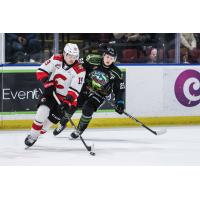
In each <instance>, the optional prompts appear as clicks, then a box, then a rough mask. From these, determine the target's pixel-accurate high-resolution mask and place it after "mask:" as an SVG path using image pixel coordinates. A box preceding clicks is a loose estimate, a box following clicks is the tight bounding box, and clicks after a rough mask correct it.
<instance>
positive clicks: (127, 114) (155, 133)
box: [88, 88, 158, 135]
mask: <svg viewBox="0 0 200 200" xmlns="http://www.w3.org/2000/svg"><path fill="white" fill-rule="evenodd" d="M88 89H89V90H90V91H91V92H92V93H94V94H96V95H99V94H98V93H97V92H95V91H93V90H92V89H91V88H88ZM103 98H104V100H105V101H106V102H107V103H108V104H110V105H111V106H112V107H113V108H114V109H116V105H115V104H114V103H113V102H112V101H110V100H109V99H108V98H107V97H103ZM123 114H125V115H126V116H127V117H129V118H130V119H132V120H134V121H135V122H136V123H137V124H139V125H140V126H142V127H144V128H146V129H147V130H148V131H150V132H151V133H153V134H154V135H158V132H156V131H154V130H152V129H151V128H149V127H148V126H147V125H145V124H144V123H142V122H141V121H140V120H138V119H137V118H135V117H133V116H132V115H130V114H129V113H127V112H126V111H123Z"/></svg>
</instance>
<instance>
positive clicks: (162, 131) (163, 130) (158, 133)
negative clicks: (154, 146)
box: [156, 129, 167, 135]
mask: <svg viewBox="0 0 200 200" xmlns="http://www.w3.org/2000/svg"><path fill="white" fill-rule="evenodd" d="M165 133H167V129H161V130H158V131H156V134H157V135H163V134H165Z"/></svg>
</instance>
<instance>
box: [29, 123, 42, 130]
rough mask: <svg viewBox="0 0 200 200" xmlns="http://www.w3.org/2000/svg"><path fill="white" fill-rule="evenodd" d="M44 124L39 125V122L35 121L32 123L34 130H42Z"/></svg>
mask: <svg viewBox="0 0 200 200" xmlns="http://www.w3.org/2000/svg"><path fill="white" fill-rule="evenodd" d="M42 126H43V125H37V124H35V123H34V122H33V124H32V128H33V129H34V130H36V131H40V130H41V129H42Z"/></svg>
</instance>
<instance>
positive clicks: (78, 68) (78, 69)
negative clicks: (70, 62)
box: [73, 63, 85, 74]
mask: <svg viewBox="0 0 200 200" xmlns="http://www.w3.org/2000/svg"><path fill="white" fill-rule="evenodd" d="M73 69H74V71H75V72H76V73H77V74H80V73H81V72H85V68H84V67H83V66H82V65H80V64H79V63H76V64H75V65H74V66H73Z"/></svg>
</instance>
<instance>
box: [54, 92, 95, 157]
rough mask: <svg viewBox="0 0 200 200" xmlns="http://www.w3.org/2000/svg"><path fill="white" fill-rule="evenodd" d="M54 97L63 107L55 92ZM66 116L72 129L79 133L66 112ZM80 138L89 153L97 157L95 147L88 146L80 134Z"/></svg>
mask: <svg viewBox="0 0 200 200" xmlns="http://www.w3.org/2000/svg"><path fill="white" fill-rule="evenodd" d="M53 97H54V98H55V100H56V102H57V103H58V104H59V105H61V102H60V100H59V99H58V97H57V96H56V93H55V92H53ZM65 116H66V117H67V119H68V120H69V122H70V124H71V125H72V127H73V128H74V129H75V130H76V131H77V130H78V129H77V127H76V125H75V124H74V122H73V121H72V119H71V118H70V117H69V116H68V114H67V113H66V112H65ZM79 137H80V139H81V141H82V143H83V144H84V146H85V148H86V149H87V151H89V152H90V155H92V156H95V152H94V145H92V146H88V145H87V144H86V142H85V141H84V139H83V138H82V136H81V135H80V134H79Z"/></svg>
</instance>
